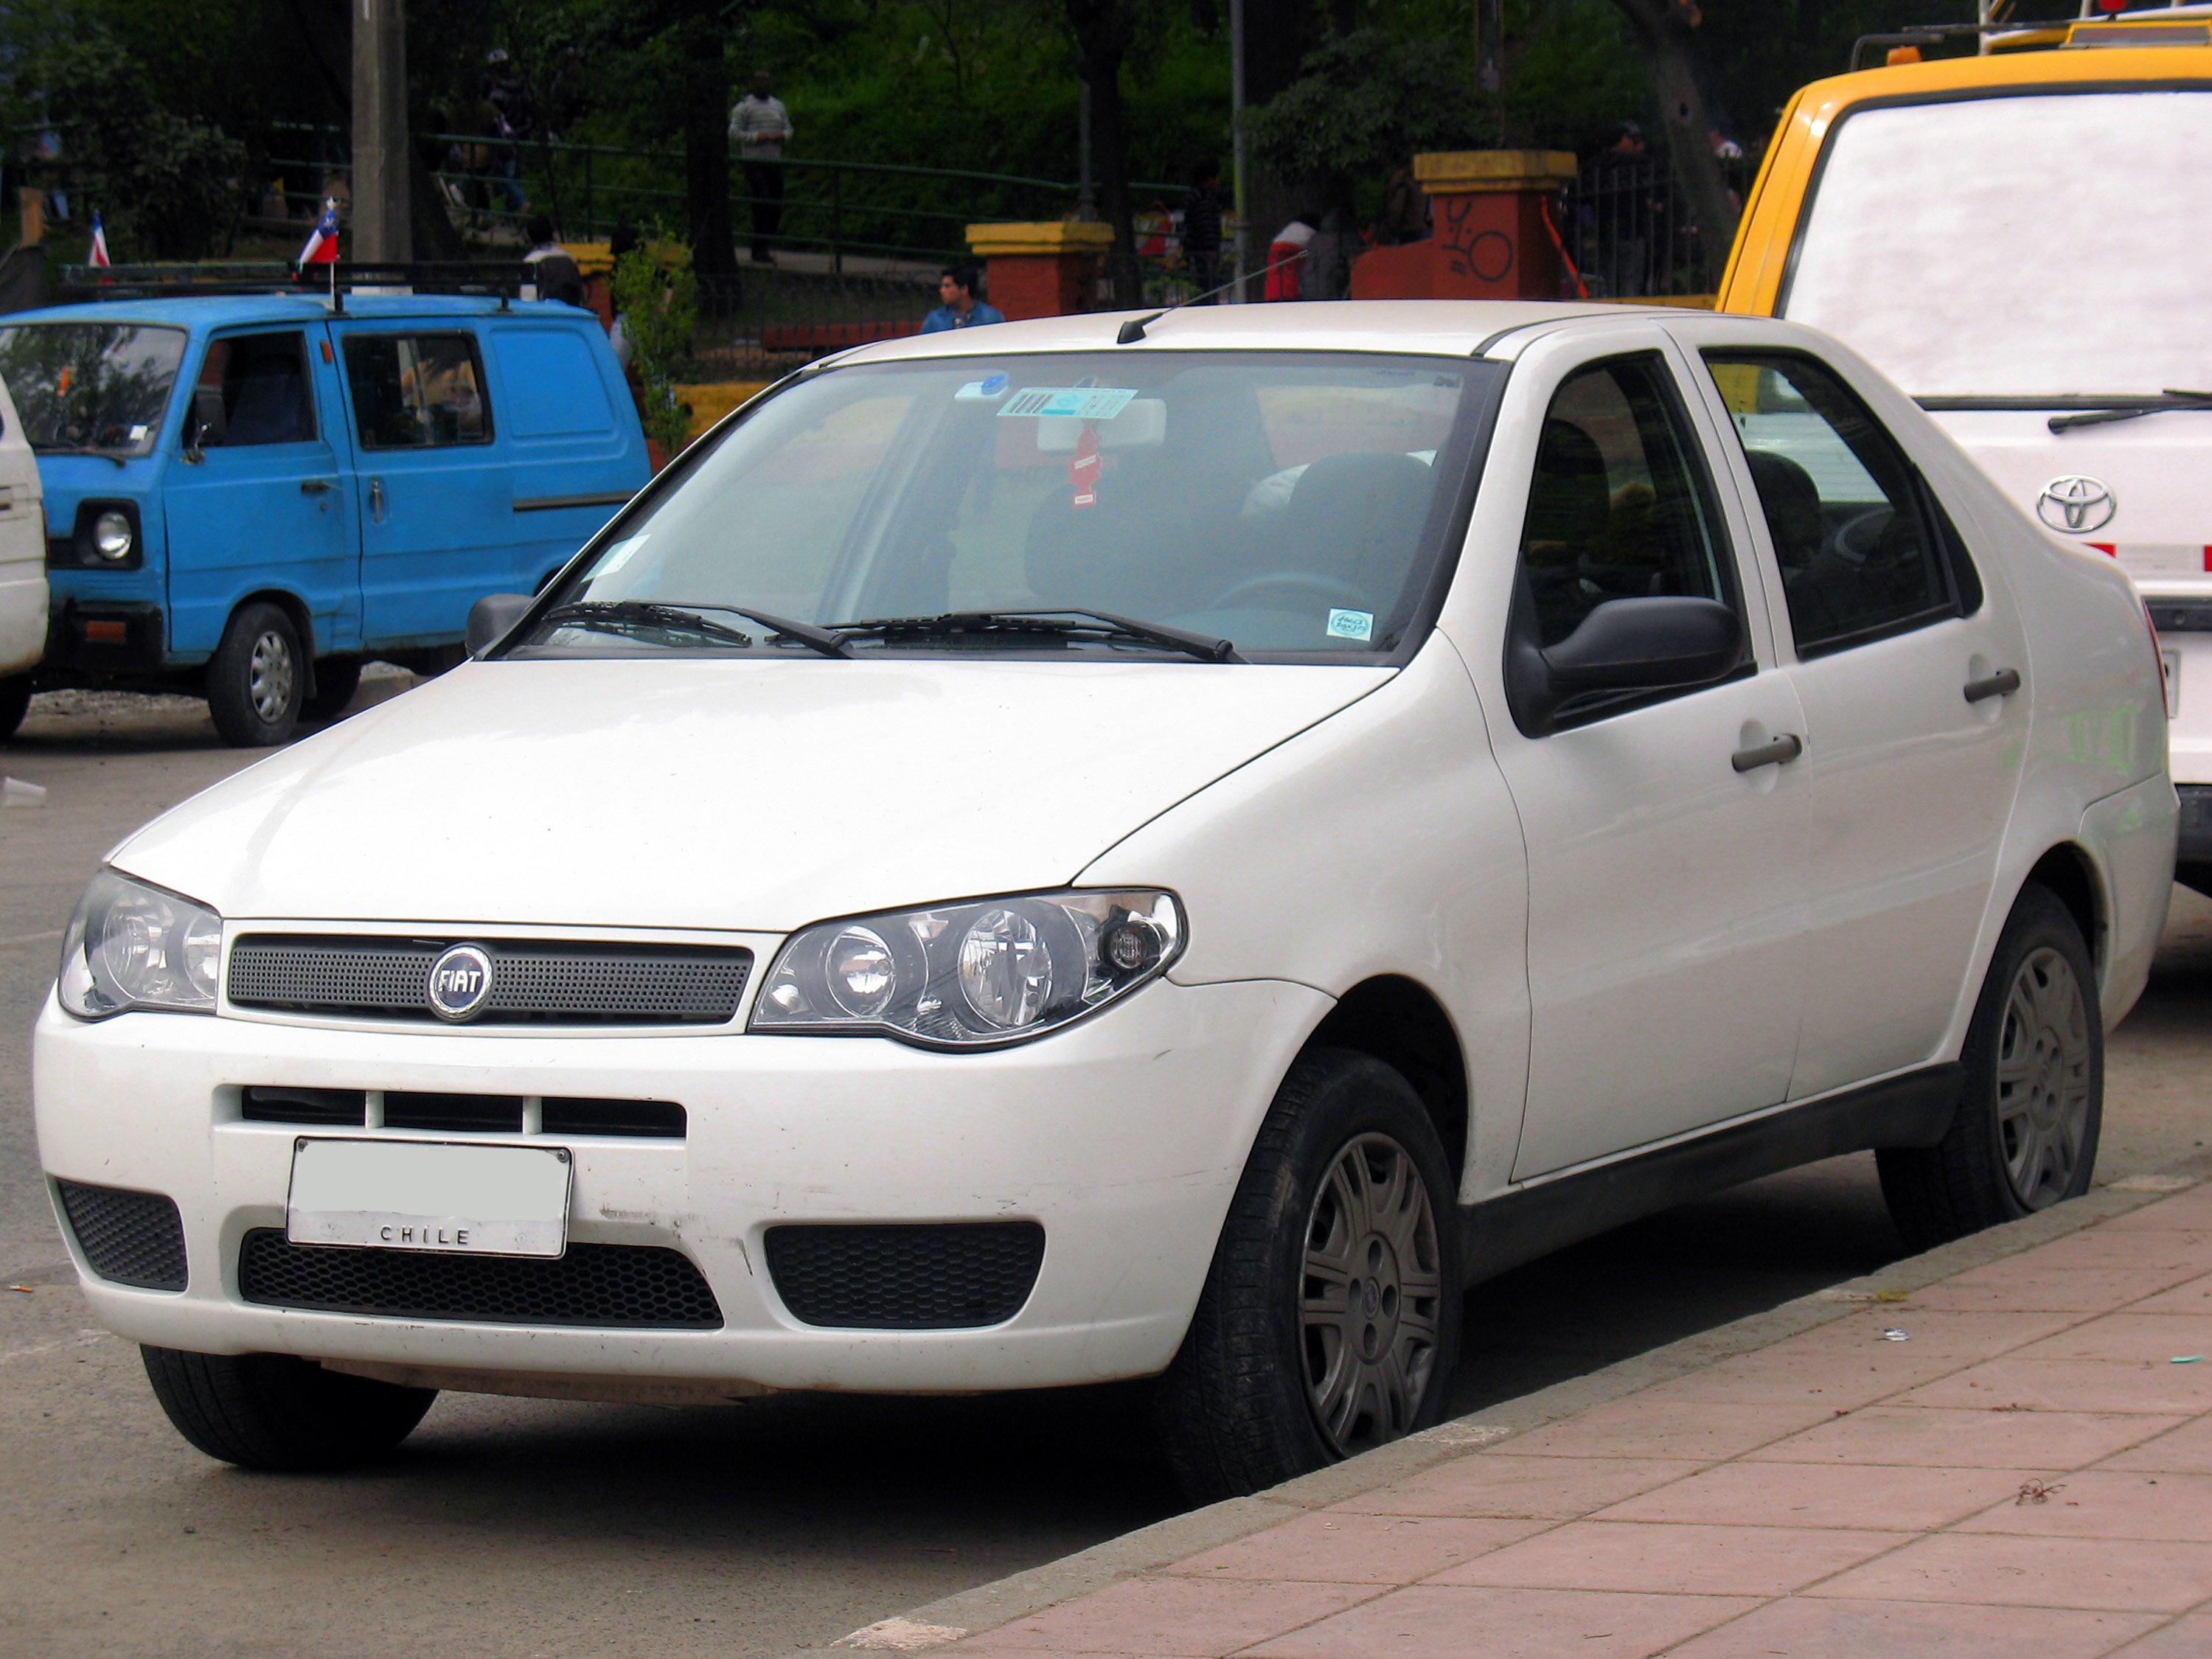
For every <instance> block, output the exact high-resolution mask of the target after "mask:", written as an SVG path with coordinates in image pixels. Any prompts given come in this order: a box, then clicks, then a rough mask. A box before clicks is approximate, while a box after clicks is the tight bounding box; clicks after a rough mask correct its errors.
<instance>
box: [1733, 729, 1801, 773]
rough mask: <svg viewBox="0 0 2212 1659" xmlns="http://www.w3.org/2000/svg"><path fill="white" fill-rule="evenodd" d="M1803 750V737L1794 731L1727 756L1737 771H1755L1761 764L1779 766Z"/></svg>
mask: <svg viewBox="0 0 2212 1659" xmlns="http://www.w3.org/2000/svg"><path fill="white" fill-rule="evenodd" d="M1804 752H1805V742H1804V739H1803V738H1800V737H1798V736H1797V735H1796V733H1795V732H1784V733H1783V734H1782V735H1781V736H1780V737H1778V738H1770V739H1768V740H1767V741H1766V742H1765V743H1755V744H1752V746H1751V747H1750V748H1748V749H1739V750H1736V751H1735V754H1733V755H1731V756H1730V757H1729V765H1730V766H1733V767H1734V768H1735V769H1736V770H1737V771H1739V772H1756V771H1757V770H1758V769H1759V768H1760V767H1762V766H1780V765H1782V764H1784V763H1785V762H1788V761H1794V760H1796V758H1797V757H1798V756H1800V755H1802V754H1803V753H1804Z"/></svg>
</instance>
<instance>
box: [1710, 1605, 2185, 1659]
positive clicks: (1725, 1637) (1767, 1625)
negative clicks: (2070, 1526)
mask: <svg viewBox="0 0 2212 1659" xmlns="http://www.w3.org/2000/svg"><path fill="white" fill-rule="evenodd" d="M2155 1623H2156V1616H2155V1615H2154V1614H2149V1613H2077V1612H2074V1611H2071V1610H2067V1609H2059V1608H2055V1607H1954V1606H1947V1605H1945V1604H1944V1603H1942V1602H1940V1601H1818V1600H1812V1599H1808V1598H1804V1597H1799V1596H1792V1597H1790V1599H1789V1600H1788V1601H1775V1602H1771V1603H1770V1604H1769V1605H1767V1606H1765V1607H1760V1608H1759V1609H1758V1610H1757V1611H1756V1612H1753V1613H1747V1614H1745V1615H1744V1616H1743V1617H1742V1618H1741V1619H1739V1620H1736V1621H1735V1623H1734V1624H1732V1625H1724V1626H1722V1627H1721V1628H1720V1629H1718V1630H1717V1631H1711V1632H1707V1633H1706V1634H1705V1635H1703V1636H1700V1637H1699V1638H1697V1640H1695V1641H1693V1642H1690V1643H1687V1644H1684V1645H1683V1646H1681V1647H1679V1648H1676V1649H1674V1650H1673V1651H1672V1652H1671V1653H1670V1654H1669V1655H1668V1659H1767V1656H1770V1655H1773V1654H1778V1653H1782V1654H1790V1655H1796V1656H1802V1659H2095V1656H2097V1655H2100V1654H2106V1653H2110V1652H2111V1651H2112V1648H2113V1646H2114V1644H2118V1643H2121V1642H2124V1641H2126V1640H2127V1639H2128V1638H2130V1636H2133V1635H2136V1633H2137V1632H2141V1631H2142V1630H2144V1629H2146V1628H2148V1627H2153V1626H2154V1625H2155ZM2126 1651H2128V1652H2129V1653H2130V1654H2132V1653H2134V1652H2135V1651H2136V1650H2135V1649H2133V1648H2130V1649H2128V1650H2126ZM2180 1653H2181V1650H2180V1649H2179V1648H2177V1649H2175V1650H2174V1655H2175V1656H2176V1659H2179V1655H2180ZM2146 1659H2148V1656H2146ZM2159 1659H2165V1656H2163V1655H2160V1656H2159ZM2192 1659H2201V1655H2200V1656H2192Z"/></svg>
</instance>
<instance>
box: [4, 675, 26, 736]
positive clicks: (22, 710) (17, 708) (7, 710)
mask: <svg viewBox="0 0 2212 1659" xmlns="http://www.w3.org/2000/svg"><path fill="white" fill-rule="evenodd" d="M30 708H31V677H30V676H29V675H28V674H15V675H11V676H9V678H6V679H0V743H5V742H7V741H8V739H9V738H12V737H14V736H15V728H16V727H17V726H21V724H22V723H23V716H24V715H25V714H28V713H29V712H30Z"/></svg>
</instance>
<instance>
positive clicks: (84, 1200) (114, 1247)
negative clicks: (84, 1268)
mask: <svg viewBox="0 0 2212 1659" xmlns="http://www.w3.org/2000/svg"><path fill="white" fill-rule="evenodd" d="M54 1189H55V1190H56V1191H57V1192H58V1193H59V1194H61V1200H62V1211H63V1213H64V1214H65V1215H66V1216H68V1218H69V1228H70V1232H72V1233H74V1234H75V1235H76V1245H77V1249H80V1250H82V1251H83V1252H84V1259H85V1260H86V1261H88V1262H90V1263H91V1264H92V1270H93V1272H94V1273H98V1274H99V1275H100V1277H101V1278H102V1279H108V1280H110V1281H111V1282H112V1283H114V1284H117V1285H137V1287H138V1288H139V1289H140V1290H142V1291H181V1290H183V1289H184V1288H185V1224H184V1218H182V1217H180V1216H179V1214H178V1213H177V1206H176V1201H175V1200H173V1199H170V1198H166V1197H164V1196H163V1195H162V1194H160V1193H128V1192H125V1191H124V1190H122V1189H121V1188H117V1187H86V1186H82V1185H80V1184H79V1183H77V1182H74V1181H57V1182H54Z"/></svg>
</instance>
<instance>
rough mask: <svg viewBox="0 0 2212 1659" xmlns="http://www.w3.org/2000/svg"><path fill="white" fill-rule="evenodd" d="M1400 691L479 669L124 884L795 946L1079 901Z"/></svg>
mask: <svg viewBox="0 0 2212 1659" xmlns="http://www.w3.org/2000/svg"><path fill="white" fill-rule="evenodd" d="M1389 672H1390V671H1389V670H1386V669H1377V668H1366V667H1353V666H1348V665H1347V666H1342V667H1339V666H1291V665H1218V666H1217V665H1207V664H1201V663H1181V662H1135V663H1125V662H1074V663H1069V662H1056V663H1040V662H974V661H969V662H955V663H942V662H933V661H928V660H921V659H899V660H892V661H884V662H829V661H824V660H822V659H786V660H779V661H774V662H755V661H743V660H737V661H732V660H726V659H714V660H708V659H672V660H662V661H644V662H630V661H610V660H605V659H596V660H591V661H568V662H494V663H470V664H466V665H463V666H462V667H460V668H458V669H456V670H454V671H453V672H451V673H449V674H447V675H446V676H444V677H443V678H440V679H437V680H434V681H432V682H430V683H429V684H426V685H423V686H421V687H418V688H417V689H416V690H413V691H410V692H409V693H407V694H406V695H405V696H401V697H398V698H396V699H394V700H393V701H392V702H388V703H386V704H383V705H380V706H379V707H378V708H373V709H370V710H368V711H367V712H365V713H362V714H356V715H355V716H354V717H353V718H352V719H351V720H347V721H345V722H344V723H343V724H342V725H340V726H336V727H333V728H332V729H331V730H330V731H329V732H324V733H323V734H321V735H319V736H318V737H315V738H311V739H309V740H307V742H304V743H301V744H295V745H294V746H293V747H292V748H290V749H288V750H284V751H283V753H281V754H278V755H275V756H272V757H270V758H269V759H267V760H265V761H263V762H261V763H259V764H258V765H256V766H254V767H252V768H250V769H247V770H246V771H244V772H241V773H240V774H238V775H235V776H234V777H232V778H229V779H228V780H226V781H223V782H222V783H219V784H217V785H216V786H215V787H213V788H211V789H209V790H207V791H206V792H205V793H202V794H200V795H198V796H197V797H195V798H194V799H191V800H190V801H187V802H185V804H184V805H181V806H179V807H177V808H176V809H175V810H173V811H171V812H169V813H167V814H166V815H165V816H163V817H160V818H157V819H155V821H154V823H151V824H149V825H148V826H147V827H146V828H145V829H142V830H140V831H139V832H138V833H137V835H136V836H132V837H131V839H130V840H129V841H127V842H125V843H124V844H123V845H122V846H121V847H119V848H117V849H116V851H115V852H114V853H113V854H111V861H112V863H114V864H115V865H116V866H117V867H118V868H120V869H123V870H126V871H128V872H131V873H132V874H134V875H137V876H139V877H141V878H144V879H146V880H149V881H152V882H155V883H158V884H161V885H162V886H164V887H167V888H169V889H171V890H173V891H176V892H179V893H183V894H185V895H187V896H191V897H192V898H195V899H197V900H199V901H201V902H204V903H206V904H210V905H212V906H214V907H215V908H216V909H217V910H219V911H221V912H222V914H223V915H226V916H231V917H246V918H262V919H269V918H290V919H300V920H305V919H318V920H326V921H410V922H437V923H469V924H513V925H524V926H528V925H533V924H536V925H556V926H558V925H567V926H579V927H671V928H711V929H724V928H726V929H731V930H733V931H738V932H762V933H784V932H787V931H789V930H790V929H792V928H794V927H799V926H802V925H803V924H805V923H806V922H809V921H815V920H817V919H818V918H822V917H826V916H836V915H849V914H853V913H855V912H860V911H866V910H874V909H884V908H892V907H895V906H900V905H907V904H920V903H928V902H936V901H939V900H943V899H948V898H957V897H963V896H972V895H977V894H984V893H992V892H1014V891H1020V890H1024V889H1030V888H1044V887H1052V886H1056V885H1060V884H1065V883H1066V882H1067V881H1069V880H1071V879H1072V878H1073V877H1074V875H1075V873H1076V872H1078V871H1079V870H1081V869H1082V868H1083V867H1084V866H1085V865H1086V864H1088V863H1090V862H1091V860H1093V859H1095V858H1096V857H1097V855H1098V854H1100V853H1102V852H1103V851H1104V850H1105V849H1106V848H1108V847H1109V846H1111V845H1112V844H1113V843H1114V842H1116V841H1118V840H1120V839H1121V837H1122V836H1126V835H1127V834H1128V833H1129V832H1130V831H1131V830H1133V829H1135V828H1137V826H1138V825H1139V824H1141V823H1145V822H1146V820H1147V819H1149V818H1151V817H1154V816H1155V815H1157V814H1158V813H1160V812H1162V811H1165V810H1166V809H1167V808H1169V807H1170V806H1172V805H1175V804H1176V802H1177V801H1179V800H1181V799H1183V798H1184V797H1185V796H1187V795H1188V794H1190V793H1192V792H1194V790H1198V789H1201V788H1203V787H1206V785H1207V784H1208V783H1211V782H1212V781H1214V780H1215V779H1216V778H1218V777H1220V776H1221V775H1224V774H1225V773H1226V772H1229V771H1231V770H1232V769H1235V768H1237V766H1240V765H1242V764H1243V763H1244V762H1246V761H1248V760H1249V759H1250V758H1251V757H1253V756H1255V755H1256V754H1258V753H1260V752H1261V751H1262V750H1266V749H1267V748H1269V747H1271V746H1273V744H1278V743H1280V742H1281V741H1282V740H1283V739H1285V738H1288V737H1290V736H1291V735H1292V734H1294V733H1296V732H1299V731H1301V730H1303V729H1304V728H1305V727H1307V726H1311V725H1312V724H1313V723H1314V722H1316V720H1323V719H1326V718H1327V717H1328V715H1330V714H1334V713H1335V712H1336V711H1337V710H1338V709H1340V708H1344V707H1346V705H1347V704H1349V703H1352V702H1355V701H1357V700H1358V698H1359V697H1361V696H1364V695H1365V694H1366V693H1367V692H1368V691H1370V690H1373V689H1374V688H1375V687H1376V686H1377V685H1380V684H1383V681H1385V680H1386V679H1388V678H1389Z"/></svg>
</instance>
